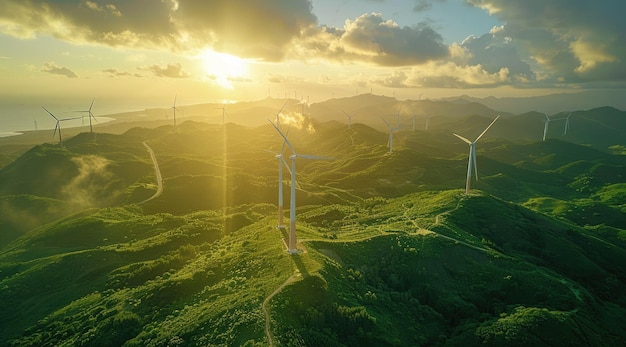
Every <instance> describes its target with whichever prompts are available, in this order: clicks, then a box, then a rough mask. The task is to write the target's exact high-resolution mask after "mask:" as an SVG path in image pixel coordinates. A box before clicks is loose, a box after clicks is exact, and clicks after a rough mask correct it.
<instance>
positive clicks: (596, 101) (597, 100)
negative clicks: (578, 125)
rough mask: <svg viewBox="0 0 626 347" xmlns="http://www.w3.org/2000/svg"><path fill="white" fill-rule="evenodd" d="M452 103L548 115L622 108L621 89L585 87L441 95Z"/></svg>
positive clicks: (623, 103) (622, 97)
mask: <svg viewBox="0 0 626 347" xmlns="http://www.w3.org/2000/svg"><path fill="white" fill-rule="evenodd" d="M442 100H448V101H452V102H461V103H466V102H477V103H481V104H483V105H485V106H487V107H490V108H493V109H496V110H501V111H505V112H510V113H515V114H519V113H527V112H531V111H539V112H546V113H548V114H553V113H559V112H571V111H574V110H589V109H593V108H598V107H603V106H607V105H610V106H612V107H614V108H617V109H620V110H626V102H624V92H623V91H621V90H614V89H607V90H586V91H580V92H573V93H560V94H548V95H542V96H528V97H499V98H498V97H493V96H490V97H486V98H476V97H470V96H467V95H463V96H458V97H451V98H443V99H442Z"/></svg>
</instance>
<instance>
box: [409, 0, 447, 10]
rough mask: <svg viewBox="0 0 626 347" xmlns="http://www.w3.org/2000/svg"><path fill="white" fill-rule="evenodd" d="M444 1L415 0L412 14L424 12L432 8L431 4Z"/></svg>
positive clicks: (443, 0)
mask: <svg viewBox="0 0 626 347" xmlns="http://www.w3.org/2000/svg"><path fill="white" fill-rule="evenodd" d="M445 1H446V0H415V5H414V6H413V11H414V12H425V11H428V10H430V9H431V8H432V7H433V2H440V3H441V2H445Z"/></svg>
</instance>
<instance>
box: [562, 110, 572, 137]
mask: <svg viewBox="0 0 626 347" xmlns="http://www.w3.org/2000/svg"><path fill="white" fill-rule="evenodd" d="M571 116H572V112H570V113H569V114H568V115H567V117H566V118H565V130H564V131H563V136H565V135H567V131H568V130H569V117H571Z"/></svg>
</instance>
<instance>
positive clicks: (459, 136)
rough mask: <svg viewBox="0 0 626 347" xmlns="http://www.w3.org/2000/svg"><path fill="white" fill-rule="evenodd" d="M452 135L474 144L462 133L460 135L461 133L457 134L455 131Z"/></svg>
mask: <svg viewBox="0 0 626 347" xmlns="http://www.w3.org/2000/svg"><path fill="white" fill-rule="evenodd" d="M452 135H454V136H456V137H458V138H460V139H461V140H463V142H465V143H467V144H468V145H471V144H472V141H470V140H468V139H466V138H464V137H463V136H461V135H459V134H457V133H453V134H452Z"/></svg>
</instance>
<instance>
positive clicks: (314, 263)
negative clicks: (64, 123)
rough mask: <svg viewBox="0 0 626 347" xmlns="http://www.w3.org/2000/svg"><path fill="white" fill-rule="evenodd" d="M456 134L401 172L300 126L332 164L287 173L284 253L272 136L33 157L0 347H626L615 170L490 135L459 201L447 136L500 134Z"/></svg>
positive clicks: (473, 122)
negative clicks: (475, 175)
mask: <svg viewBox="0 0 626 347" xmlns="http://www.w3.org/2000/svg"><path fill="white" fill-rule="evenodd" d="M268 102H269V101H268ZM390 102H393V101H390ZM272 105H273V104H271V105H270V104H267V105H240V106H239V107H241V110H244V109H255V107H261V108H260V109H264V110H268V111H269V110H270V109H272ZM292 106H294V105H292ZM326 106H327V107H329V109H330V108H331V106H332V105H330V106H329V105H326ZM383 106H384V107H387V106H389V105H380V107H383ZM294 107H295V106H294ZM332 107H335V106H332ZM472 107H473V106H472ZM236 109H237V108H236V107H233V113H234V114H236V112H235V111H236ZM470 109H471V108H470ZM198 112H200V109H198ZM241 112H244V111H241ZM396 112H397V111H396ZM607 115H608V116H607V117H609V119H610V120H611V121H614V120H615V117H620V116H621V113H619V114H618V113H616V114H612V113H611V112H608V111H607ZM611 115H612V116H611ZM578 116H580V119H581V120H582V119H584V118H583V117H582V114H581V115H578ZM455 117H461V118H459V119H460V120H461V121H459V122H453V121H452V119H453V118H445V119H444V117H441V119H439V123H431V124H433V126H434V125H435V124H439V126H440V127H441V128H439V129H437V128H436V127H434V128H432V129H431V130H430V131H428V132H426V131H425V130H416V131H412V130H410V129H409V130H407V129H404V130H401V131H399V132H397V133H395V134H394V151H393V153H389V149H388V148H387V147H386V146H385V144H386V143H387V136H388V134H387V133H386V132H382V131H379V130H376V129H375V128H374V127H370V126H368V125H365V124H362V123H356V124H353V126H352V127H351V129H348V128H347V126H346V124H344V123H340V122H337V121H328V122H319V121H317V120H315V119H313V120H303V121H302V122H303V123H293V124H292V126H291V127H290V128H289V129H290V130H289V140H290V141H291V142H292V145H293V146H294V147H295V148H296V150H297V151H298V153H305V154H313V155H320V156H324V157H327V158H329V159H330V160H306V159H305V158H297V159H296V160H297V180H298V186H297V199H298V200H297V202H298V208H297V223H298V224H297V232H298V238H299V241H300V242H299V244H298V248H299V249H300V250H301V251H302V252H301V253H300V254H297V255H289V254H288V253H287V252H286V251H285V242H286V240H287V239H288V235H287V233H288V230H284V229H277V228H276V227H275V225H276V223H277V216H276V210H277V206H276V203H277V201H276V200H277V184H278V182H277V165H278V163H277V159H276V157H275V154H273V153H272V152H277V151H280V148H281V146H282V139H281V138H280V137H279V136H278V134H277V133H276V131H275V130H274V129H273V128H272V127H271V126H270V125H269V124H262V125H260V126H258V127H253V128H250V127H244V126H241V125H237V124H233V123H228V124H225V125H221V124H220V125H215V124H207V123H204V122H199V121H190V120H187V121H181V123H179V126H178V127H177V128H174V127H173V126H172V125H165V126H160V127H156V128H153V129H148V128H133V129H130V130H128V131H127V132H125V133H122V134H119V135H111V134H97V137H93V136H92V135H91V134H86V133H85V134H80V135H78V136H75V137H72V138H68V139H67V140H66V142H65V145H66V147H65V149H60V148H59V147H58V145H52V144H44V145H38V146H35V147H33V148H31V149H30V150H28V151H26V152H25V153H24V154H23V155H21V156H19V157H17V158H16V159H15V160H14V161H12V162H11V163H10V164H7V165H5V166H3V167H2V168H1V169H0V209H1V211H2V219H1V220H0V227H1V228H2V235H1V238H0V242H2V243H0V317H2V318H1V321H2V324H0V336H2V339H0V340H1V341H0V346H112V345H119V346H121V345H124V346H165V345H171V346H207V345H210V346H232V345H247V346H254V345H257V346H265V345H275V346H279V345H280V346H320V345H323V346H364V345H374V346H406V345H433V346H439V345H447V346H478V345H490V346H502V345H528V344H533V345H545V346H553V345H564V346H565V345H567V346H570V345H594V346H615V345H623V344H625V343H626V334H625V333H624V331H623V326H624V325H625V323H626V319H625V318H624V317H626V316H625V315H624V312H625V310H626V297H625V296H624V295H623V293H624V291H625V289H626V272H625V271H624V268H623V266H622V264H625V263H626V228H625V225H626V218H625V217H624V216H625V215H626V213H625V212H626V207H625V205H624V201H626V200H625V199H624V194H625V192H626V186H625V183H624V176H623V175H624V172H626V171H624V170H625V169H626V157H625V156H623V155H618V154H610V152H608V151H605V150H603V149H601V148H597V147H596V146H586V145H581V144H577V143H574V142H568V141H563V140H562V139H549V140H548V141H545V142H543V141H542V142H538V141H531V142H524V141H521V140H520V141H513V140H512V139H508V138H507V139H502V138H498V137H496V136H491V133H489V134H488V135H486V136H485V137H484V138H483V139H482V140H481V142H480V143H479V144H478V146H477V152H478V155H477V163H478V171H479V180H478V181H472V189H473V190H472V191H471V192H470V194H468V195H465V194H464V189H463V188H464V185H465V174H466V171H467V166H466V165H467V153H468V148H467V145H466V144H465V143H463V142H461V141H459V140H458V139H457V138H456V137H454V136H453V135H452V132H457V133H462V134H463V135H464V136H469V137H472V136H477V134H479V133H480V131H482V130H481V129H482V128H483V127H484V123H485V122H487V124H488V122H489V121H490V119H491V118H489V117H477V116H473V115H471V114H470V115H469V116H467V117H462V116H455ZM611 117H612V118H611ZM355 119H356V117H355ZM513 119H514V117H509V118H507V119H504V120H507V121H511V120H513ZM533 122H534V121H533ZM602 122H604V123H603V124H605V123H606V122H608V121H607V120H603V121H602ZM265 123H267V121H265ZM531 123H532V122H531ZM498 124H500V123H496V125H498ZM503 124H504V125H506V124H507V123H506V122H503ZM529 124H530V123H529ZM615 124H618V123H615ZM298 125H299V126H298ZM504 125H500V126H504ZM284 126H285V127H287V125H286V124H285V125H284ZM506 126H508V125H506ZM573 126H574V123H572V127H573ZM499 131H503V130H502V128H501V130H499ZM494 134H497V131H496V128H495V126H494ZM606 143H608V141H605V143H604V144H606ZM146 145H147V146H148V147H149V148H151V149H152V150H153V151H154V153H155V157H156V160H157V163H158V167H159V168H160V171H159V172H160V174H161V176H162V181H163V182H162V183H163V192H162V194H161V195H158V194H156V195H155V193H156V192H157V191H158V189H157V188H158V182H157V175H156V172H155V166H154V163H153V162H152V159H151V156H150V153H149V152H148V150H147V148H146ZM268 151H269V152H268ZM290 154H291V153H290V152H289V151H286V152H285V157H287V158H286V159H287V161H288V162H290V159H289V158H288V156H289V155H290ZM283 173H284V176H283V179H284V181H283V183H284V194H285V201H284V205H285V216H288V214H289V213H288V211H287V210H288V206H289V202H290V201H289V199H290V198H289V188H290V187H289V181H290V175H289V172H288V170H287V169H285V170H284V172H283ZM34 182H37V184H34ZM153 196H154V198H152V199H149V198H150V197H153Z"/></svg>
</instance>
